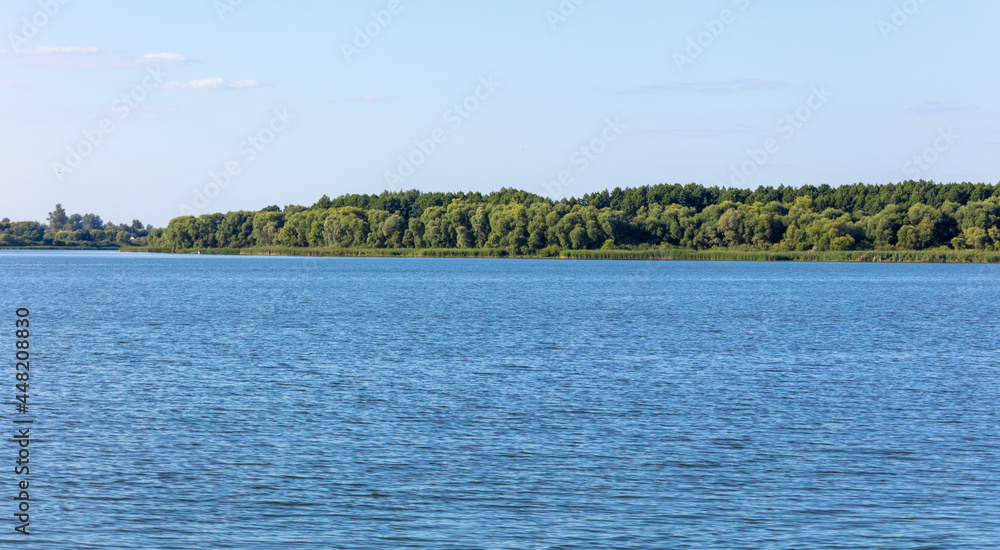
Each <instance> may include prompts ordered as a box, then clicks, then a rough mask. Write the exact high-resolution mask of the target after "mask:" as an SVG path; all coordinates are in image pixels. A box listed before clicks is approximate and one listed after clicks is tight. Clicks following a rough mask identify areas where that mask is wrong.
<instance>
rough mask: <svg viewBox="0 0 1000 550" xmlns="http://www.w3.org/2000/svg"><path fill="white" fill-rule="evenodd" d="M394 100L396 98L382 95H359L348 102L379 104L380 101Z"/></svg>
mask: <svg viewBox="0 0 1000 550" xmlns="http://www.w3.org/2000/svg"><path fill="white" fill-rule="evenodd" d="M393 99H396V98H394V97H390V96H382V95H359V96H357V97H352V98H349V99H348V101H355V102H358V103H377V102H380V101H392V100H393Z"/></svg>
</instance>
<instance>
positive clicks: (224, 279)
mask: <svg viewBox="0 0 1000 550" xmlns="http://www.w3.org/2000/svg"><path fill="white" fill-rule="evenodd" d="M0 287H2V288H3V294H2V298H0V303H2V308H0V323H3V325H2V326H5V327H8V328H7V329H5V330H4V332H3V335H2V343H3V349H6V350H8V352H7V353H8V355H9V356H10V357H9V358H8V360H6V361H5V362H4V364H5V365H7V367H5V369H4V370H2V371H0V387H4V388H5V390H4V391H5V392H6V393H7V395H5V397H4V399H3V402H4V403H5V404H4V405H3V410H2V411H0V413H2V416H0V426H2V428H0V429H2V430H3V433H4V438H5V439H6V440H7V443H5V445H4V447H3V449H5V450H3V451H2V452H0V471H3V472H4V473H3V474H2V475H0V492H2V495H0V496H2V498H0V502H2V503H3V504H0V517H2V518H4V519H3V522H2V526H3V531H2V533H0V541H6V542H10V541H16V540H20V537H15V536H14V534H13V527H14V525H15V523H14V520H13V518H12V514H13V513H14V511H15V505H14V501H13V500H11V497H13V496H14V494H16V492H15V487H14V482H15V481H14V480H15V476H13V475H12V467H13V462H14V460H15V459H16V457H17V449H16V447H15V445H14V443H12V442H11V441H10V437H11V436H12V435H13V427H12V426H13V424H12V423H11V418H12V417H13V416H15V414H14V406H13V404H11V403H13V401H12V398H13V394H14V384H15V382H14V368H13V351H12V350H13V349H14V348H13V341H14V334H13V326H14V320H15V309H16V308H18V307H27V308H30V310H31V317H30V319H31V330H32V332H31V350H32V361H33V369H32V371H31V373H32V378H31V392H30V395H31V403H32V407H33V408H32V411H31V412H32V414H33V416H34V417H35V418H36V423H35V424H34V425H33V427H32V433H33V434H35V435H34V437H36V438H37V439H36V440H34V441H32V443H31V445H32V447H31V461H32V462H31V464H32V472H31V477H30V479H31V489H32V492H31V496H32V499H33V502H32V506H31V527H32V532H33V535H32V536H31V541H32V545H31V546H30V547H31V548H39V549H46V550H48V549H53V550H56V549H58V550H66V549H69V548H72V549H74V550H76V549H92V548H93V549H107V548H119V549H133V548H135V549H139V548H141V549H167V548H240V549H262V550H263V549H268V550H270V549H274V548H301V549H314V548H315V549H331V548H336V549H352V550H353V549H373V548H374V549H394V548H428V549H455V550H458V549H543V548H545V549H549V548H559V549H576V548H580V549H582V548H594V549H653V548H663V549H668V548H669V549H673V548H747V549H751V548H752V549H759V548H775V549H793V548H796V549H799V548H810V549H819V548H831V549H832V548H887V549H888V548H891V549H896V550H898V549H951V548H956V549H957V548H988V547H997V546H998V545H1000V490H998V487H1000V417H998V403H1000V385H998V381H1000V376H998V367H1000V266H993V265H923V264H904V265H888V264H818V263H809V264H805V263H726V262H716V263H702V262H690V263H689V262H611V261H608V262H582V261H544V260H538V261H532V260H471V259H470V260H465V259H461V260H425V259H344V258H317V259H305V258H285V257H218V256H205V255H201V256H168V255H144V254H123V253H115V252H101V253H98V252H93V253H91V252H82V253H66V252H12V251H2V252H0ZM8 434H10V435H8Z"/></svg>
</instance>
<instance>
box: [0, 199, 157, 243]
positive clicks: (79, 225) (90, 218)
mask: <svg viewBox="0 0 1000 550" xmlns="http://www.w3.org/2000/svg"><path fill="white" fill-rule="evenodd" d="M47 221H48V223H45V224H43V223H39V222H12V221H10V219H9V218H4V219H3V220H0V246H6V247H18V246H46V247H49V246H51V247H62V246H68V247H82V248H92V247H111V246H125V245H133V246H143V245H145V244H147V238H148V236H149V233H150V231H151V230H153V227H152V226H143V224H142V222H140V221H139V220H132V223H131V224H124V223H121V224H114V223H111V222H105V221H103V220H102V219H101V217H100V216H98V215H96V214H69V215H67V214H66V210H64V209H63V207H62V205H61V204H57V205H56V207H55V210H53V211H52V212H49V217H48V220H47Z"/></svg>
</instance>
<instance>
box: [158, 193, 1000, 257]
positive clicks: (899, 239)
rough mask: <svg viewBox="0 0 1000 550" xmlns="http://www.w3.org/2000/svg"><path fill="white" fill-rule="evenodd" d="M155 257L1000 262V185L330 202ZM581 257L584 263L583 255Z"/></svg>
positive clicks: (247, 220) (171, 228)
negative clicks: (985, 257) (612, 254)
mask: <svg viewBox="0 0 1000 550" xmlns="http://www.w3.org/2000/svg"><path fill="white" fill-rule="evenodd" d="M149 245H150V246H151V247H162V248H165V249H169V250H173V251H183V250H192V249H202V250H211V249H231V250H232V249H245V248H253V247H283V248H285V249H309V248H312V249H320V248H331V249H339V250H344V251H346V250H355V251H360V252H364V251H366V250H370V251H376V250H387V251H391V250H400V249H432V250H447V249H455V250H464V251H469V255H481V254H478V253H476V252H474V251H477V250H479V251H482V250H489V251H500V252H501V254H500V255H515V256H524V255H539V256H555V255H560V254H561V253H562V252H563V251H587V250H591V251H592V250H645V249H657V248H659V249H688V250H698V251H704V250H716V249H720V250H721V249H725V250H737V251H817V252H823V251H861V250H889V251H900V250H906V251H919V250H939V251H946V250H947V251H951V250H977V251H1000V184H998V185H989V184H972V183H961V184H935V183H932V182H925V181H908V182H904V183H900V184H889V185H865V184H857V185H848V186H842V187H830V186H827V185H824V186H819V187H816V186H804V187H797V188H795V187H785V186H781V187H777V188H775V187H761V188H758V189H756V190H748V189H735V188H719V187H703V186H700V185H694V184H691V185H657V186H647V187H638V188H630V189H615V190H613V191H603V192H600V193H594V194H588V195H584V196H583V197H581V198H579V199H575V198H574V199H563V200H560V201H553V200H550V199H548V198H545V197H541V196H539V195H534V194H531V193H527V192H525V191H518V190H514V189H502V190H500V191H498V192H494V193H490V194H486V195H484V194H481V193H421V192H419V191H406V192H398V193H389V192H386V193H382V194H380V195H345V196H342V197H339V198H336V199H330V198H329V197H326V196H324V197H323V198H321V199H320V200H319V201H317V202H316V204H313V205H312V206H309V207H306V206H286V207H285V208H279V207H277V206H272V207H269V208H265V209H264V210H261V211H259V212H248V211H240V212H229V213H226V214H222V213H217V214H206V215H202V216H198V217H193V216H185V217H179V218H175V219H173V220H171V221H170V223H169V225H168V226H167V227H166V228H165V229H158V230H154V231H153V232H152V234H151V235H150V237H149ZM577 256H578V255H577Z"/></svg>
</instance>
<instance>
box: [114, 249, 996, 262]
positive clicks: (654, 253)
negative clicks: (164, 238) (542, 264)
mask: <svg viewBox="0 0 1000 550" xmlns="http://www.w3.org/2000/svg"><path fill="white" fill-rule="evenodd" d="M121 251H123V252H152V253H177V254H211V255H242V256H307V257H309V256H311V257H345V258H350V257H355V258H358V257H366V258H512V259H534V258H547V259H571V260H676V261H736V262H890V263H979V264H986V263H1000V252H993V251H990V252H985V251H976V250H854V251H766V250H724V249H712V250H686V249H658V248H654V249H647V250H558V251H557V250H552V249H546V250H541V251H538V252H536V253H534V254H527V255H514V254H510V253H509V252H508V251H507V250H506V249H503V248H473V249H458V248H448V249H404V248H391V249H374V248H294V247H283V246H271V247H253V248H209V249H185V250H171V249H167V248H142V247H127V246H126V247H122V248H121Z"/></svg>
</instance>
